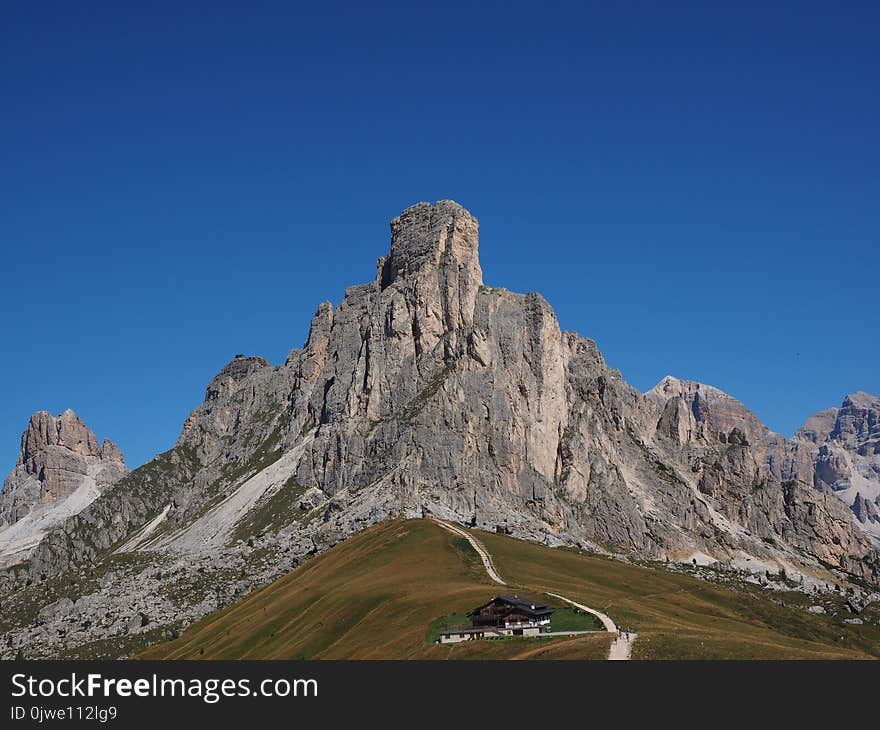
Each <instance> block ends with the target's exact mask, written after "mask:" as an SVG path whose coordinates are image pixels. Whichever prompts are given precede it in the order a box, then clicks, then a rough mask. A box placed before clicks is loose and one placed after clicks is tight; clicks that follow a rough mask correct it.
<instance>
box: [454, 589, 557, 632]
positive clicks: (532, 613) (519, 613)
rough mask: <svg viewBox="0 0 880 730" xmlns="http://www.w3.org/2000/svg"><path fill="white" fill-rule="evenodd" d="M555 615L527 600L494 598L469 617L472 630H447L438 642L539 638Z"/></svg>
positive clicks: (540, 605) (542, 606)
mask: <svg viewBox="0 0 880 730" xmlns="http://www.w3.org/2000/svg"><path fill="white" fill-rule="evenodd" d="M552 613H553V609H552V608H550V607H549V606H547V605H546V604H543V603H538V602H537V601H532V600H529V599H528V598H522V597H520V596H517V595H512V596H495V597H494V598H493V599H492V600H491V601H489V602H488V603H485V604H483V605H482V606H477V608H475V609H473V610H472V611H470V612H469V613H468V618H469V619H470V620H471V625H470V626H461V627H456V628H451V629H444V630H443V631H441V632H440V638H439V639H438V641H439V642H440V643H441V644H451V643H456V642H459V641H473V640H475V639H484V638H497V637H502V636H537V635H538V634H540V633H541V631H543V630H544V627H546V626H548V625H549V624H550V616H551V614H552Z"/></svg>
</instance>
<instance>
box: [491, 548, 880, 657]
mask: <svg viewBox="0 0 880 730" xmlns="http://www.w3.org/2000/svg"><path fill="white" fill-rule="evenodd" d="M477 535H478V537H479V539H480V540H482V541H483V543H484V544H485V545H486V547H487V548H488V549H489V551H490V552H491V554H492V557H493V558H494V561H495V565H496V566H497V567H498V569H499V571H500V572H501V576H502V577H503V578H504V579H505V580H507V581H509V582H516V583H519V584H521V585H528V586H529V587H530V588H531V589H532V590H533V591H540V590H552V591H554V592H556V593H561V594H562V595H565V596H568V597H570V598H573V599H575V600H581V601H583V602H584V603H586V604H587V605H588V606H592V607H594V608H598V609H600V610H604V611H605V612H606V613H608V615H609V616H611V618H612V619H614V621H615V622H616V623H617V624H618V625H620V626H624V627H629V628H632V629H635V630H636V631H637V632H638V634H639V638H638V639H637V640H636V642H635V643H634V645H633V658H634V659H867V658H877V657H880V626H877V624H876V622H877V620H878V618H880V611H878V607H877V606H876V605H872V606H870V607H869V609H868V610H867V611H866V612H865V613H864V614H863V617H862V618H863V619H864V620H865V623H864V624H863V625H861V626H854V625H845V624H843V623H842V618H847V617H849V618H851V617H852V615H851V614H848V613H845V612H844V611H843V609H842V607H843V603H844V598H843V597H842V596H823V597H822V598H821V599H820V598H816V597H810V596H806V595H804V594H802V593H798V592H795V591H770V590H767V589H762V588H759V587H757V586H754V585H752V584H743V585H741V586H740V588H739V589H738V590H731V589H730V588H726V587H722V586H719V585H716V584H714V583H710V582H707V581H703V580H698V579H696V578H693V577H691V576H688V575H682V574H679V573H673V572H669V571H666V570H659V569H650V568H642V567H637V566H631V565H626V564H624V563H620V562H618V561H612V560H607V559H604V558H599V557H592V556H586V555H581V554H578V553H576V552H574V551H571V550H566V549H562V550H560V549H551V548H546V547H542V546H538V545H534V544H531V543H527V542H521V541H519V540H512V539H511V538H509V537H503V536H500V535H493V534H489V533H484V532H478V533H477ZM815 603H824V604H825V605H826V606H827V607H828V610H829V612H832V611H835V610H836V611H838V612H839V615H838V616H837V617H834V616H831V615H827V616H817V615H814V614H811V613H808V612H807V611H806V608H807V607H809V606H810V605H813V604H815Z"/></svg>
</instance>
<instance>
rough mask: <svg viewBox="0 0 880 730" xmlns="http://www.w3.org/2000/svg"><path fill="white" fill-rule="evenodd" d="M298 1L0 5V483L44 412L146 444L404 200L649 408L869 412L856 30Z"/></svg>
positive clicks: (875, 189) (327, 294) (618, 12)
mask: <svg viewBox="0 0 880 730" xmlns="http://www.w3.org/2000/svg"><path fill="white" fill-rule="evenodd" d="M710 4H711V3H710ZM179 5H186V8H184V9H181V8H180V7H179ZM320 5H321V8H320V9H316V8H314V7H312V6H311V5H303V6H301V7H299V8H297V6H296V4H294V3H264V2H249V3H229V4H226V3H223V2H214V3H210V4H208V3H205V4H201V5H200V4H196V3H186V4H184V3H161V2H156V3H149V4H136V5H135V4H131V3H93V2H87V1H85V2H81V3H67V2H59V3H45V2H5V3H3V5H2V9H0V98H2V99H3V110H2V113H0V132H2V135H0V247H2V269H0V270H2V289H0V324H2V330H0V333H2V338H3V348H2V349H3V356H2V358H0V382H2V383H3V384H4V385H3V397H2V399H0V472H3V473H5V472H6V471H7V470H8V469H9V468H11V467H12V465H13V463H14V460H15V456H16V453H17V448H18V441H19V437H20V434H21V431H22V429H23V427H24V426H25V424H26V422H27V418H28V416H29V415H30V413H31V412H32V411H34V410H38V409H48V410H51V411H53V412H60V411H61V410H63V409H65V408H67V407H72V408H74V409H75V410H76V411H77V412H78V413H79V414H80V415H81V416H82V417H83V418H84V419H85V420H86V421H87V423H89V424H90V425H91V426H92V428H93V429H94V430H95V431H96V432H97V434H98V436H99V437H101V438H103V437H110V438H112V439H113V440H115V441H116V442H117V443H118V444H119V445H120V446H121V447H122V449H123V450H124V451H125V453H126V455H127V457H128V460H129V463H130V465H137V464H140V463H142V462H143V461H145V460H147V459H149V458H150V457H151V456H152V455H154V454H155V453H157V452H160V451H163V450H165V449H167V448H168V447H169V446H170V445H171V444H172V443H173V442H174V440H175V439H176V437H177V435H178V433H179V431H180V427H181V425H182V423H183V420H184V418H185V417H186V415H187V413H188V412H189V411H190V410H191V409H192V408H194V407H195V406H196V405H198V403H199V402H200V401H201V399H202V397H203V394H204V388H205V386H206V385H207V383H208V381H209V380H210V379H211V377H212V376H213V375H214V374H215V373H216V372H217V371H218V370H219V369H220V368H221V367H222V366H223V365H224V364H225V363H226V362H227V361H228V360H230V359H231V358H232V357H233V356H234V355H235V354H236V353H239V352H242V353H247V354H261V355H264V356H266V357H268V358H269V359H270V360H272V361H273V362H276V363H277V362H281V361H283V359H284V357H285V355H286V353H287V351H288V350H289V349H291V348H292V347H298V346H300V345H301V344H302V342H303V340H304V338H305V335H306V332H307V328H308V323H309V320H310V318H311V315H312V313H313V312H314V310H315V307H316V306H317V304H318V303H319V302H321V301H323V300H327V299H329V300H331V301H333V302H334V303H338V302H339V301H340V299H341V298H342V295H343V291H344V289H345V287H346V286H349V285H351V284H356V283H361V282H364V281H367V280H370V279H371V278H372V277H373V274H374V271H375V260H376V258H377V257H378V256H380V255H382V254H383V253H385V251H386V249H387V247H388V222H389V220H390V219H391V218H392V217H393V216H394V215H396V214H397V213H399V212H400V211H401V210H402V209H403V208H405V207H407V206H408V205H410V204H412V203H414V202H416V201H419V200H429V201H433V200H438V199H442V198H454V199H455V200H458V201H459V202H460V203H462V204H463V205H465V206H466V207H468V208H469V209H470V210H471V211H472V212H473V213H474V214H475V215H476V216H477V217H478V218H479V219H480V223H481V233H482V238H481V262H482V266H483V271H484V277H485V280H486V282H487V283H488V284H490V285H493V286H504V287H506V288H509V289H512V290H515V291H533V290H534V291H540V292H541V293H543V294H544V296H545V297H546V298H547V299H548V300H549V301H550V303H551V304H552V305H553V306H554V307H555V309H556V311H557V313H558V315H559V320H560V323H561V325H562V326H563V328H564V329H573V330H577V331H578V332H580V333H581V334H582V335H585V336H588V337H591V338H593V339H595V340H596V341H597V342H598V344H599V346H600V348H601V349H602V351H603V352H604V354H605V356H606V359H607V360H608V362H609V364H610V365H611V366H612V367H617V368H619V369H620V370H621V372H622V373H623V375H624V377H625V378H626V379H627V380H628V381H629V382H630V383H632V384H633V385H634V386H636V387H638V388H639V389H641V390H645V389H648V388H650V387H651V386H653V385H654V384H655V383H656V382H657V381H658V380H659V379H660V378H662V377H663V376H664V375H666V374H667V373H672V374H675V375H678V376H680V377H685V378H692V379H696V380H701V381H703V382H707V383H711V384H714V385H717V386H718V387H720V388H723V389H724V390H727V391H728V392H730V393H731V394H733V395H735V396H737V397H738V398H740V399H741V400H743V401H744V402H745V403H746V404H747V405H748V406H750V407H751V408H752V409H754V410H755V411H756V412H757V414H758V415H759V416H760V417H761V418H762V419H763V420H764V421H765V422H766V423H767V424H768V425H769V426H770V427H771V428H773V429H775V430H778V431H780V432H783V433H785V434H790V433H791V432H792V431H793V430H794V429H795V428H796V427H797V426H798V425H799V424H800V423H802V422H803V420H804V419H805V418H806V417H807V416H808V415H810V414H811V413H813V412H815V411H817V410H820V409H822V408H825V407H828V406H831V405H837V404H839V402H840V401H841V400H842V398H843V396H844V395H845V394H846V393H848V392H852V391H854V390H859V389H863V390H868V391H873V392H874V393H880V374H878V368H877V362H878V355H880V345H878V337H877V333H878V311H880V307H878V297H877V291H878V270H880V269H878V263H880V253H878V249H880V246H878V244H880V240H878V239H880V205H878V200H880V141H878V132H877V130H878V129H880V118H878V117H880V94H878V78H880V50H878V48H880V44H878V43H877V38H878V37H880V11H878V10H876V9H875V8H876V5H875V6H874V8H872V7H871V4H867V3H865V4H858V5H856V4H853V5H848V4H846V3H839V2H838V3H830V2H829V3H824V4H811V3H808V2H793V3H790V4H789V5H788V6H787V7H786V6H784V5H777V4H774V5H773V7H767V4H765V3H762V4H761V5H757V4H756V5H754V6H752V7H745V6H744V5H743V6H741V7H739V8H727V9H724V10H719V9H717V8H716V9H707V8H706V7H705V6H706V5H707V4H706V3H694V4H688V3H675V4H674V5H672V4H666V3H662V4H661V3H645V2H640V3H637V2H620V3H602V4H595V5H592V4H589V3H573V4H556V3H548V4H543V3H542V4H536V3H528V4H521V5H520V4H517V3H505V4H492V3H483V4H480V5H479V6H477V5H474V6H470V5H464V4H462V5H456V4H449V3H446V4H443V5H442V6H441V5H435V6H433V7H425V6H421V7H419V6H416V5H406V4H399V5H397V6H394V5H387V4H383V5H374V6H370V7H364V6H363V5H361V4H357V5H351V6H345V5H332V4H323V3H322V4H320ZM661 5H663V6H665V5H670V6H669V7H661Z"/></svg>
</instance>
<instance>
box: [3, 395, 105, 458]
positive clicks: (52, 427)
mask: <svg viewBox="0 0 880 730" xmlns="http://www.w3.org/2000/svg"><path fill="white" fill-rule="evenodd" d="M48 446H60V447H63V448H65V449H67V450H69V451H72V452H73V453H76V454H80V455H81V456H100V453H101V452H100V450H101V446H100V445H99V444H98V439H97V438H96V437H95V434H94V433H92V431H91V430H90V429H89V427H88V426H86V424H85V423H83V421H82V419H81V418H80V417H79V416H77V415H76V413H74V412H73V410H71V409H70V408H68V409H67V410H66V411H64V413H62V414H60V415H58V416H53V415H52V414H51V413H49V412H48V411H37V412H36V413H34V414H33V415H32V416H31V418H30V421H29V422H28V425H27V428H26V429H25V431H24V433H23V434H22V437H21V449H20V451H19V455H18V462H17V463H18V464H24V465H27V464H28V463H29V462H31V461H33V459H34V458H35V457H36V456H37V455H38V454H40V453H41V452H43V451H45V450H46V447H48Z"/></svg>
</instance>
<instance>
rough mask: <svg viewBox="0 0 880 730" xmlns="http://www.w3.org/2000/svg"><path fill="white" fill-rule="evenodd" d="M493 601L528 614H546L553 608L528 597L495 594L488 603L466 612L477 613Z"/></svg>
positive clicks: (551, 611) (470, 614)
mask: <svg viewBox="0 0 880 730" xmlns="http://www.w3.org/2000/svg"><path fill="white" fill-rule="evenodd" d="M493 603H500V604H504V605H506V606H507V607H509V609H510V610H519V611H522V612H523V613H525V614H528V615H530V616H537V615H546V614H550V613H553V609H552V608H549V607H548V606H547V604H545V603H538V602H537V601H532V600H530V599H528V598H523V597H521V596H517V595H515V594H514V595H507V596H495V597H494V598H493V599H492V600H491V601H489V602H488V603H484V604H483V605H482V606H477V607H476V608H475V609H474V610H473V611H471V612H470V613H469V614H468V616H473V615H476V614H478V613H479V612H480V611H481V610H482V609H484V608H486V607H487V606H491V605H492V604H493Z"/></svg>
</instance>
